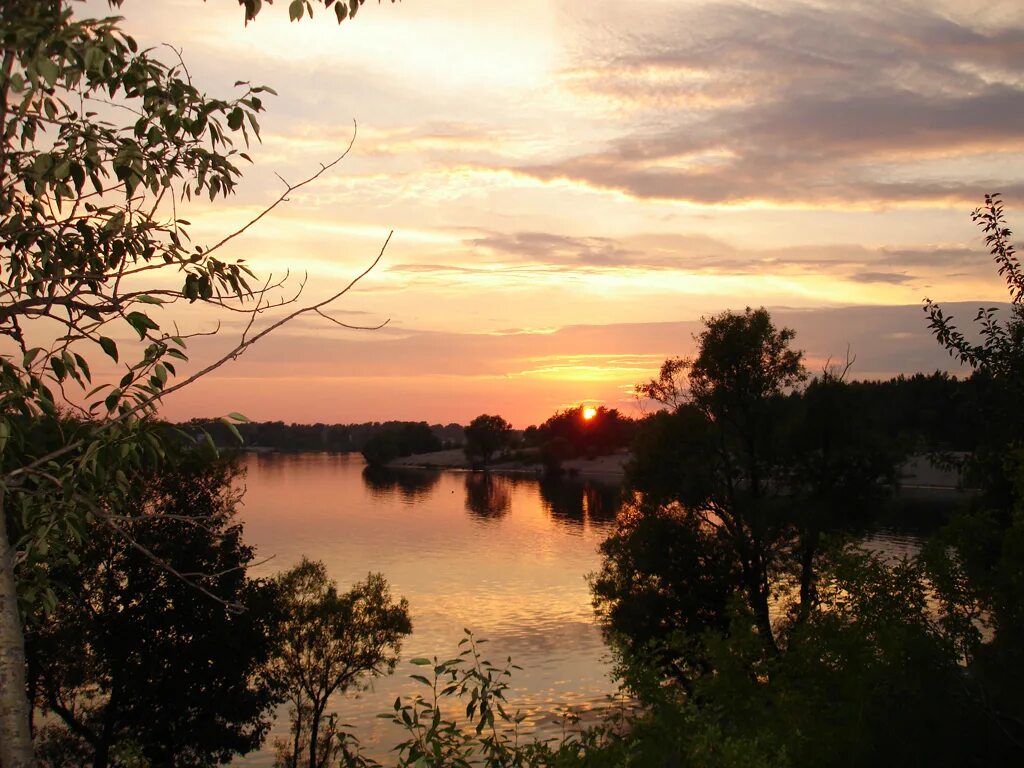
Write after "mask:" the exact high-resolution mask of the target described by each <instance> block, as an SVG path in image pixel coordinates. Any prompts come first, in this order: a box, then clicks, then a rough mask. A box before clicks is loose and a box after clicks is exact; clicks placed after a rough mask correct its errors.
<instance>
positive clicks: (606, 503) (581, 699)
mask: <svg viewBox="0 0 1024 768" xmlns="http://www.w3.org/2000/svg"><path fill="white" fill-rule="evenodd" d="M245 462H246V468H247V476H246V479H245V485H246V494H245V501H244V506H243V509H242V514H241V517H242V520H243V521H244V523H245V538H246V541H248V542H249V543H250V544H252V545H254V546H255V547H256V548H257V553H258V556H259V558H261V559H262V558H267V557H269V558H271V559H270V560H269V561H267V562H266V563H263V564H262V565H259V566H258V567H256V568H254V569H252V572H253V573H254V575H270V574H272V573H276V572H277V571H281V570H285V569H287V568H290V567H291V566H292V565H294V564H295V563H297V562H298V561H299V559H300V558H301V557H302V556H303V555H305V556H307V557H310V558H312V559H316V560H323V561H324V562H325V563H326V564H327V569H328V572H329V573H330V575H331V577H332V578H334V579H335V580H336V581H337V582H338V583H339V586H340V587H341V588H343V589H346V588H347V587H348V586H349V585H351V584H352V583H353V582H354V581H357V580H358V579H361V578H364V577H365V576H366V574H367V573H368V572H369V571H379V572H381V573H383V574H384V575H385V576H386V577H387V579H388V581H390V583H391V585H392V590H393V594H394V595H396V596H404V597H406V598H408V600H409V606H410V612H411V614H412V623H413V634H412V635H411V636H410V637H408V638H407V639H406V641H405V643H404V645H403V649H402V661H401V662H400V663H399V666H398V668H397V671H396V672H395V674H394V675H393V676H391V677H388V678H382V679H379V680H377V681H375V682H374V684H373V687H372V689H371V690H369V691H365V692H362V693H359V694H358V695H355V694H351V693H350V694H348V695H345V696H338V697H336V699H335V701H334V702H333V709H334V711H336V712H337V713H338V714H339V716H340V718H341V721H342V722H345V723H348V724H350V725H351V726H353V730H354V731H355V733H356V734H357V735H358V736H359V738H360V740H361V741H362V742H363V745H364V748H365V751H366V752H367V753H368V754H370V755H372V756H375V757H377V758H378V759H381V758H384V757H386V755H387V752H388V750H389V749H390V748H391V747H392V746H393V745H394V744H396V743H397V742H399V741H401V740H402V732H401V731H400V730H398V729H397V728H396V727H395V726H392V725H391V724H390V723H388V722H387V721H386V720H381V719H379V718H377V717H376V715H378V714H379V713H382V712H387V711H389V710H390V709H391V705H392V703H393V702H394V700H395V697H396V696H407V695H412V694H414V693H417V692H422V691H424V690H425V689H422V686H420V685H419V684H417V683H414V682H413V681H411V680H410V679H409V675H410V674H412V673H413V672H422V668H417V667H413V666H412V665H411V664H410V663H409V659H412V658H416V657H417V656H426V657H432V656H438V657H440V658H451V657H453V656H455V655H457V652H458V642H459V640H461V639H462V637H463V628H467V629H470V630H472V631H473V632H474V634H475V635H476V636H477V637H478V638H486V639H487V640H488V641H489V643H488V644H487V645H485V646H483V648H484V650H485V652H486V655H487V657H488V658H490V659H491V660H492V661H494V662H495V663H499V662H504V660H505V659H506V657H508V656H511V657H512V659H513V661H514V662H515V663H516V664H518V665H520V666H522V667H523V671H521V672H517V673H516V674H515V677H514V678H513V680H512V686H513V688H512V691H511V693H510V696H509V699H510V703H511V705H512V709H513V710H514V709H516V708H520V709H522V711H523V712H526V713H528V715H529V719H528V720H527V725H529V726H530V727H531V728H532V729H534V732H535V733H539V734H540V735H542V736H548V735H555V734H556V733H557V732H558V731H560V725H559V718H558V714H557V713H558V712H560V711H563V710H564V709H565V708H566V707H572V708H573V709H574V710H575V711H587V710H593V709H597V708H601V707H603V706H604V705H605V704H606V702H607V698H606V697H607V696H608V695H609V694H611V693H613V692H614V690H615V686H614V685H613V683H612V681H611V679H610V676H609V659H608V653H607V649H606V648H605V646H604V643H603V641H602V639H601V633H600V630H599V628H598V627H597V625H596V623H595V621H594V616H593V611H592V608H591V605H590V594H589V591H588V588H587V583H586V579H585V577H586V575H587V574H588V573H591V572H593V571H595V570H597V569H598V567H599V565H600V559H599V556H598V551H597V547H598V545H599V544H600V542H601V541H602V540H603V539H604V538H605V537H606V536H607V535H608V533H609V532H610V530H611V528H612V525H613V523H614V519H615V513H616V511H617V510H618V505H619V492H618V489H617V487H615V486H609V485H601V484H597V483H593V482H583V481H573V480H566V481H564V482H561V483H547V482H540V481H539V480H537V479H536V478H533V477H525V476H524V477H517V476H506V475H482V474H474V473H465V472H428V471H415V470H404V471H401V472H388V471H384V472H370V471H369V470H367V469H366V468H365V466H364V464H363V460H362V458H361V457H360V456H358V455H337V454H333V455H332V454H300V455H249V456H247V457H246V458H245ZM943 498H946V499H947V501H945V502H941V503H940V500H939V499H931V498H928V499H924V500H918V501H914V499H913V498H904V499H903V501H902V502H901V503H902V509H903V512H901V513H900V514H899V515H898V518H899V519H901V520H902V521H903V522H904V523H906V522H907V521H908V520H909V519H911V518H913V519H916V520H918V521H920V522H921V529H920V530H908V529H907V528H905V527H901V528H900V529H895V528H882V529H876V530H875V532H874V533H873V534H871V535H869V536H866V537H865V538H864V543H865V545H866V546H867V547H868V548H870V549H873V550H875V551H878V552H881V553H883V554H885V555H886V556H887V557H892V558H900V557H904V556H908V555H913V554H914V553H915V552H916V551H917V550H918V548H919V542H920V536H919V534H920V533H921V532H923V531H924V530H925V529H928V528H932V527H934V524H935V522H936V519H937V518H936V514H937V511H938V510H939V509H940V508H941V507H942V506H943V505H944V504H947V503H948V498H949V497H943ZM908 504H911V505H916V507H917V513H915V514H914V515H910V514H909V512H910V511H912V510H911V508H910V507H908V506H907V505H908ZM287 730H288V720H287V710H286V708H282V710H281V711H280V712H279V717H278V720H277V722H276V724H275V726H274V729H273V731H272V732H271V735H270V737H269V738H268V739H267V742H266V747H265V748H264V750H263V751H262V752H260V753H258V754H253V755H250V756H248V757H246V758H244V759H240V760H238V761H237V763H236V764H238V765H244V766H269V765H270V764H271V763H272V762H273V746H272V745H273V741H274V739H275V738H282V737H286V736H287Z"/></svg>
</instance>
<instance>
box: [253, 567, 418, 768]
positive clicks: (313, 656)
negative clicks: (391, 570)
mask: <svg viewBox="0 0 1024 768" xmlns="http://www.w3.org/2000/svg"><path fill="white" fill-rule="evenodd" d="M274 583H275V585H276V586H277V588H278V590H279V594H280V595H281V599H282V600H283V610H284V620H283V621H282V623H281V624H280V626H279V627H278V633H279V641H280V645H279V648H278V650H277V654H276V658H275V659H274V660H273V662H272V663H271V665H270V667H269V670H268V674H269V676H270V677H271V679H272V680H274V681H275V682H276V683H277V684H278V685H279V686H280V687H281V689H282V690H283V691H284V692H285V693H286V695H287V698H288V700H289V701H290V702H291V704H292V707H293V712H292V729H293V740H292V745H291V749H290V754H289V749H288V747H287V746H281V747H279V755H280V756H281V757H280V758H279V762H280V764H281V765H287V766H296V767H297V766H300V765H305V766H309V768H320V766H325V765H326V764H327V760H328V758H329V757H331V756H332V754H333V751H332V750H331V749H330V748H329V747H330V745H329V744H328V751H326V752H324V751H321V750H320V748H321V746H322V737H321V734H320V727H321V723H322V722H324V719H325V715H326V714H327V713H326V708H327V703H328V699H329V698H330V697H331V696H332V695H333V694H335V693H345V692H346V691H347V690H349V688H352V687H356V688H358V687H359V686H360V685H362V684H363V683H364V682H365V681H366V680H368V679H372V678H374V677H380V676H381V675H385V674H390V673H391V672H392V671H393V670H394V668H395V664H397V663H398V654H399V651H400V650H401V646H402V638H403V637H405V636H406V635H408V634H409V633H410V632H412V622H411V621H410V619H409V604H408V601H406V600H405V598H402V599H401V600H399V601H397V602H395V601H394V600H392V598H391V591H390V587H389V586H388V583H387V581H385V579H384V577H383V576H381V575H380V574H379V573H371V574H369V575H368V576H367V577H366V579H365V580H364V581H361V582H359V583H357V584H355V585H354V586H353V587H352V589H350V590H349V591H348V592H345V593H339V592H338V587H337V584H336V583H335V582H333V581H332V580H331V579H329V578H328V576H327V569H326V567H325V566H324V564H323V563H320V562H313V561H310V560H307V559H305V558H303V560H302V562H300V563H299V564H298V565H296V566H295V567H294V568H292V569H291V570H289V571H287V572H285V573H283V574H281V575H279V576H278V577H276V578H275V580H274ZM306 754H308V761H307V760H305V758H304V755H306Z"/></svg>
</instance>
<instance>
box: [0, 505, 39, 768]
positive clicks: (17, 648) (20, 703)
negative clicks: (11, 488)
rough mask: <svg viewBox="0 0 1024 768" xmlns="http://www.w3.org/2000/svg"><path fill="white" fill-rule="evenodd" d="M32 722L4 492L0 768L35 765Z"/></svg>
mask: <svg viewBox="0 0 1024 768" xmlns="http://www.w3.org/2000/svg"><path fill="white" fill-rule="evenodd" d="M28 721H29V705H28V696H27V688H26V685H25V635H24V634H23V632H22V629H21V615H20V614H19V613H18V588H17V584H16V582H15V581H14V552H13V551H12V547H11V544H10V542H9V541H8V539H7V519H6V517H5V512H4V494H3V491H2V490H0V767H2V768H31V767H32V766H33V765H35V758H34V756H33V754H32V733H31V731H30V730H29V725H28Z"/></svg>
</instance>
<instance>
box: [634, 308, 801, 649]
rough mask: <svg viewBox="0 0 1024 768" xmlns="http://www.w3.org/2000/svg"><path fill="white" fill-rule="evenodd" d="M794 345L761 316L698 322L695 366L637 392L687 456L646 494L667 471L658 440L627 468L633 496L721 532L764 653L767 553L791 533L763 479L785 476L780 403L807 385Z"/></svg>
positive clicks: (685, 365) (680, 366) (673, 366)
mask: <svg viewBox="0 0 1024 768" xmlns="http://www.w3.org/2000/svg"><path fill="white" fill-rule="evenodd" d="M793 337H794V332H793V331H792V330H790V329H788V328H783V329H781V330H780V329H776V328H775V326H774V324H773V323H772V322H771V318H770V316H769V314H768V312H767V311H766V310H764V309H763V308H762V309H758V310H751V309H750V308H749V307H748V308H747V309H746V311H745V312H744V313H743V314H738V313H733V312H724V313H722V314H720V315H716V316H714V317H711V318H708V319H706V320H705V325H704V330H703V331H701V333H700V334H699V335H698V336H697V342H698V345H699V346H698V349H699V352H698V355H697V357H696V359H694V360H692V361H690V360H678V359H674V360H669V361H666V363H665V365H664V366H662V371H661V375H660V377H659V380H658V381H657V382H651V383H650V384H647V385H638V387H637V391H638V392H640V393H643V394H646V395H648V396H655V397H658V399H660V400H661V401H662V402H663V403H665V404H666V405H672V404H675V406H676V407H675V412H674V414H671V415H669V416H668V417H667V419H666V418H665V417H662V418H659V419H658V420H657V421H656V422H655V424H657V425H658V426H663V425H666V426H670V427H671V426H678V427H680V429H669V430H668V435H667V436H668V437H669V441H670V442H671V441H673V440H675V439H677V438H678V439H679V440H681V441H683V442H684V444H685V448H683V449H681V450H677V449H673V450H672V454H670V455H675V456H679V458H680V460H681V462H682V464H681V465H679V466H676V467H673V468H672V469H671V470H669V471H670V472H672V473H674V474H675V477H674V479H672V480H670V482H669V483H668V484H667V485H665V484H655V485H653V486H648V485H646V484H645V483H644V479H645V478H649V477H651V476H652V475H653V474H654V473H657V472H660V471H661V470H660V469H659V468H661V467H665V466H667V465H665V464H663V463H662V458H660V457H659V456H658V453H659V446H660V441H659V442H656V443H655V444H654V445H653V446H649V448H650V447H653V450H648V449H645V448H643V447H642V445H641V447H639V448H638V453H637V458H636V459H635V461H634V466H633V468H632V474H631V478H632V483H633V485H634V487H635V488H636V489H637V490H639V491H641V492H648V495H651V494H650V492H652V491H657V492H658V493H659V494H660V496H657V495H655V496H651V501H652V502H655V503H657V502H661V503H671V502H677V503H679V504H681V505H682V506H683V508H684V509H686V510H688V513H689V514H693V515H696V516H697V517H698V519H700V520H701V521H702V525H705V526H710V527H712V528H716V529H721V530H722V532H723V533H724V535H725V537H726V539H727V540H728V541H729V542H730V544H731V546H732V548H733V551H734V553H735V556H736V559H737V563H738V566H739V572H740V574H741V579H742V585H743V589H744V590H745V592H746V595H747V600H748V602H749V604H750V607H751V610H752V612H753V615H754V620H755V622H756V624H757V627H758V631H759V632H760V634H761V635H762V637H763V639H764V641H765V642H766V644H767V645H768V646H769V647H774V646H775V640H774V637H773V634H772V629H771V622H770V619H769V614H768V602H769V596H770V592H771V585H770V572H771V570H772V568H773V566H774V563H773V558H774V552H775V551H776V549H777V547H778V545H779V543H780V540H782V539H783V538H784V537H785V536H786V535H787V533H788V532H787V530H786V526H785V524H784V523H785V518H783V517H781V516H780V515H779V508H780V505H779V503H778V498H777V497H778V495H779V485H778V483H777V482H769V478H773V479H775V480H777V479H781V476H782V475H783V474H784V473H785V467H782V466H780V465H779V462H777V460H776V459H777V451H776V450H775V448H776V447H777V446H776V445H774V443H776V439H777V436H778V427H779V425H780V422H781V420H780V418H779V416H780V410H781V408H782V407H783V406H784V404H785V399H784V397H783V396H784V394H785V393H786V391H787V390H789V389H791V388H793V387H795V386H796V385H797V384H799V383H800V382H802V381H803V380H804V379H805V378H806V371H805V370H804V367H803V364H802V353H801V352H799V351H796V350H793V349H791V348H790V346H789V344H790V342H791V341H792V340H793ZM683 370H687V371H688V375H687V384H688V387H689V391H688V392H686V393H681V392H679V391H678V389H677V387H676V385H675V381H676V379H677V377H678V376H679V375H680V373H681V371H683ZM662 436H663V437H664V436H665V433H664V432H662ZM640 443H641V444H642V443H643V437H641V439H640ZM680 454H681V455H680Z"/></svg>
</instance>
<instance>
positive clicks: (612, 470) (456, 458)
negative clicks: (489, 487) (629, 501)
mask: <svg viewBox="0 0 1024 768" xmlns="http://www.w3.org/2000/svg"><path fill="white" fill-rule="evenodd" d="M631 455H632V454H630V452H629V451H619V452H617V453H613V454H610V455H608V456H596V457H594V458H592V459H587V458H581V459H570V460H568V461H564V462H562V468H563V469H564V470H565V471H566V473H568V474H569V475H578V476H580V477H601V478H605V479H608V480H622V478H623V477H625V474H626V471H625V466H626V462H628V461H629V459H630V457H631ZM388 466H389V467H396V468H401V467H405V468H416V469H455V470H464V471H465V470H469V469H470V468H471V467H470V465H469V462H468V461H467V460H466V454H464V453H463V452H462V449H461V448H454V449H452V450H447V451H434V452H433V453H420V454H416V455H414V456H405V457H403V458H400V459H395V460H393V461H390V462H388ZM488 469H489V470H490V471H491V472H509V473H521V474H527V475H536V476H540V475H542V474H544V467H543V465H542V464H540V463H538V462H528V461H504V462H497V463H495V464H492V465H491V466H489V467H488Z"/></svg>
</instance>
